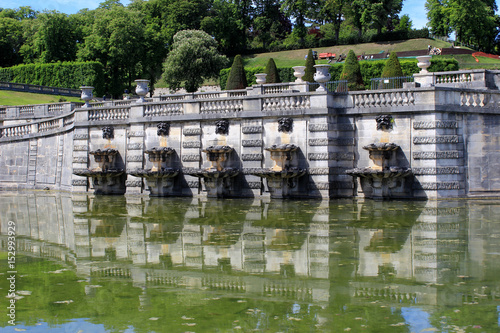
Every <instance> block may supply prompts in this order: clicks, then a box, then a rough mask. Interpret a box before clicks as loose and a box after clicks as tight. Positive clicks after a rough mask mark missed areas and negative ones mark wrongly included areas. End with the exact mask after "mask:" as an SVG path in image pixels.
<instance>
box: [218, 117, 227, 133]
mask: <svg viewBox="0 0 500 333" xmlns="http://www.w3.org/2000/svg"><path fill="white" fill-rule="evenodd" d="M215 134H223V135H228V134H229V120H225V119H224V120H218V121H216V122H215Z"/></svg>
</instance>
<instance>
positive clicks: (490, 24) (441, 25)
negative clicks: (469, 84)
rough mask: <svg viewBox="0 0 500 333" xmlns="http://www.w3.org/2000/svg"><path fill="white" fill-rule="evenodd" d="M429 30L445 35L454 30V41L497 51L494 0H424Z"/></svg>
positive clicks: (497, 20)
mask: <svg viewBox="0 0 500 333" xmlns="http://www.w3.org/2000/svg"><path fill="white" fill-rule="evenodd" d="M425 8H426V9H427V19H428V20H429V27H430V29H431V32H432V33H433V34H435V35H438V36H446V37H448V36H449V35H450V34H451V33H452V32H455V35H456V40H457V42H460V43H463V44H466V45H470V46H473V47H474V48H476V49H479V50H481V51H486V52H498V51H499V50H498V47H499V45H498V43H499V40H498V38H497V35H498V26H499V24H498V22H499V21H500V16H498V15H497V14H496V13H495V11H496V10H497V9H498V8H497V5H496V2H495V1H494V0H467V1H464V0H446V1H445V0H427V1H426V3H425Z"/></svg>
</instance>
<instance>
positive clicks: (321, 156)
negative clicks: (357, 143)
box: [308, 153, 354, 161]
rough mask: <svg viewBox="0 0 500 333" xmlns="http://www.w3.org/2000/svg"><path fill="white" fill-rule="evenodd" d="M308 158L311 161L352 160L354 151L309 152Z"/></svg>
mask: <svg viewBox="0 0 500 333" xmlns="http://www.w3.org/2000/svg"><path fill="white" fill-rule="evenodd" d="M308 158H309V160H311V161H329V160H337V161H353V160H354V153H309V154H308Z"/></svg>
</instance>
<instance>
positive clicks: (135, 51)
mask: <svg viewBox="0 0 500 333" xmlns="http://www.w3.org/2000/svg"><path fill="white" fill-rule="evenodd" d="M103 7H104V8H98V9H96V10H94V11H92V12H89V13H87V14H86V15H87V16H89V17H88V19H89V20H91V25H90V26H89V28H88V31H87V36H86V37H85V40H84V43H83V45H82V47H81V48H80V49H79V50H78V58H79V59H80V60H82V61H88V60H95V61H99V62H100V63H102V64H103V66H104V68H105V73H106V76H107V78H106V89H107V92H108V93H109V94H111V95H113V96H115V97H117V96H120V95H121V94H122V93H123V90H124V88H128V89H129V90H130V89H132V82H133V81H134V80H135V79H137V75H138V74H139V73H140V68H141V62H142V61H144V59H145V58H146V57H145V52H146V46H145V24H144V15H143V14H142V13H140V12H138V11H136V10H131V9H126V8H125V7H123V6H121V5H119V4H115V3H114V2H113V1H111V4H110V5H109V8H108V6H103Z"/></svg>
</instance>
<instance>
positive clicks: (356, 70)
mask: <svg viewBox="0 0 500 333" xmlns="http://www.w3.org/2000/svg"><path fill="white" fill-rule="evenodd" d="M340 79H341V80H347V90H349V91H355V90H365V83H364V82H363V77H362V76H361V68H360V67H359V62H358V58H357V57H356V54H354V51H353V50H350V51H349V53H348V54H347V58H346V60H345V64H344V69H343V70H342V74H340Z"/></svg>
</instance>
